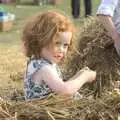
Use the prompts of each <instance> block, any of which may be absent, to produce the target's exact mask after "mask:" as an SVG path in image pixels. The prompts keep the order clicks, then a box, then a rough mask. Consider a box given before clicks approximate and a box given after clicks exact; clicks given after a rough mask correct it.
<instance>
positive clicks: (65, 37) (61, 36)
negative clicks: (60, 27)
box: [54, 32, 72, 41]
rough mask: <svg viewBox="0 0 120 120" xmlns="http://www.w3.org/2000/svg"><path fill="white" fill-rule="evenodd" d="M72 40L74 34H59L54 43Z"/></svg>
mask: <svg viewBox="0 0 120 120" xmlns="http://www.w3.org/2000/svg"><path fill="white" fill-rule="evenodd" d="M71 38H72V32H59V33H58V34H57V36H56V38H55V39H54V41H57V40H62V41H70V40H71Z"/></svg>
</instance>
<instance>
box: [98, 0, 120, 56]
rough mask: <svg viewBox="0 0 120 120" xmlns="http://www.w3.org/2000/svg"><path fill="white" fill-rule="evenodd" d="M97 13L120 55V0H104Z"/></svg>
mask: <svg viewBox="0 0 120 120" xmlns="http://www.w3.org/2000/svg"><path fill="white" fill-rule="evenodd" d="M97 15H98V18H99V19H100V21H101V23H102V24H103V25H104V27H105V29H106V30H107V31H108V35H109V36H110V37H111V38H112V39H113V41H112V42H111V43H112V44H113V43H114V47H115V48H116V51H117V53H118V55H120V0H102V1H101V4H100V6H99V7H98V10H97Z"/></svg>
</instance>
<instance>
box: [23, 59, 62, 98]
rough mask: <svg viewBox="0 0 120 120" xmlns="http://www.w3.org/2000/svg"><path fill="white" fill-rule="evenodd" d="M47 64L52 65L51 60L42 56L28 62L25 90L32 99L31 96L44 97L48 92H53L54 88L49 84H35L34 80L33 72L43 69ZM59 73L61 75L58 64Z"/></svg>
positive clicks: (26, 95) (26, 94)
mask: <svg viewBox="0 0 120 120" xmlns="http://www.w3.org/2000/svg"><path fill="white" fill-rule="evenodd" d="M45 65H52V64H51V63H50V62H49V61H47V60H45V59H43V58H40V59H35V58H31V59H30V60H29V61H28V63H27V70H26V73H25V79H24V90H25V98H26V99H30V98H44V97H46V96H47V95H48V94H50V93H52V90H51V89H50V88H49V87H48V85H47V84H46V83H45V82H44V80H43V82H42V84H35V83H34V82H33V81H32V76H33V74H34V73H35V72H36V71H37V70H39V69H41V67H43V66H45ZM54 67H55V69H56V71H57V73H58V74H59V76H60V77H61V72H60V70H59V67H58V66H54Z"/></svg>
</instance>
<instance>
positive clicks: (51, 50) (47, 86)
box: [22, 11, 96, 99]
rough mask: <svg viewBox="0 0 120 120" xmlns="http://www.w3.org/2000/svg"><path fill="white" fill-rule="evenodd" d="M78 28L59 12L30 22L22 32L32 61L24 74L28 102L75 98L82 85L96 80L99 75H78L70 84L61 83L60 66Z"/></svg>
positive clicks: (81, 73)
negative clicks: (59, 96) (52, 95)
mask: <svg viewBox="0 0 120 120" xmlns="http://www.w3.org/2000/svg"><path fill="white" fill-rule="evenodd" d="M74 36H75V28H74V26H73V24H72V23H71V21H70V20H69V19H68V18H67V17H66V16H64V15H62V14H61V13H58V12H53V11H47V12H42V13H39V14H38V15H37V16H34V17H33V18H31V20H30V21H29V22H28V23H27V24H26V26H25V28H24V31H23V38H22V39H23V43H24V47H25V53H26V56H27V57H28V58H29V60H28V63H27V69H26V74H25V95H26V98H27V99H29V98H43V97H45V96H47V95H48V94H49V93H51V92H53V91H54V92H58V93H64V94H71V95H72V94H74V93H75V92H76V91H78V90H79V89H80V88H81V87H82V85H83V84H85V83H86V82H91V81H93V80H95V77H96V72H94V71H91V70H90V69H87V70H84V71H83V72H81V71H78V72H77V73H76V74H75V76H73V77H72V78H71V79H70V80H68V81H67V82H64V81H63V80H62V75H61V72H60V70H59V67H58V64H60V63H61V61H63V59H64V58H65V56H66V55H67V51H68V50H70V48H72V47H73V43H75V40H74Z"/></svg>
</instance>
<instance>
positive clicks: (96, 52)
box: [65, 17, 120, 86]
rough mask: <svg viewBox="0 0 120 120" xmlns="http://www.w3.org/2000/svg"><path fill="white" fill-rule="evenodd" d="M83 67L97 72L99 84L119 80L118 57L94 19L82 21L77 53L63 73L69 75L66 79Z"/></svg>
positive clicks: (105, 34) (97, 21)
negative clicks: (65, 72)
mask: <svg viewBox="0 0 120 120" xmlns="http://www.w3.org/2000/svg"><path fill="white" fill-rule="evenodd" d="M85 66H88V67H89V68H91V69H92V70H96V71H97V82H99V84H102V85H107V86H108V85H109V84H110V81H116V80H119V79H120V57H119V56H118V55H117V53H116V50H115V48H114V44H113V40H112V39H111V38H110V37H109V36H108V33H107V31H106V30H105V29H104V27H103V25H102V24H101V23H100V22H99V20H98V19H97V18H96V17H90V18H88V19H87V20H85V21H84V25H83V29H82V31H81V33H80V36H79V38H78V47H77V52H76V53H74V54H73V55H72V57H71V59H70V60H69V61H68V62H67V66H66V69H65V71H67V72H69V73H70V74H69V75H67V79H68V78H69V77H71V76H72V75H73V74H75V73H76V72H77V71H78V70H80V69H81V68H83V67H85ZM100 81H101V83H100Z"/></svg>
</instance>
